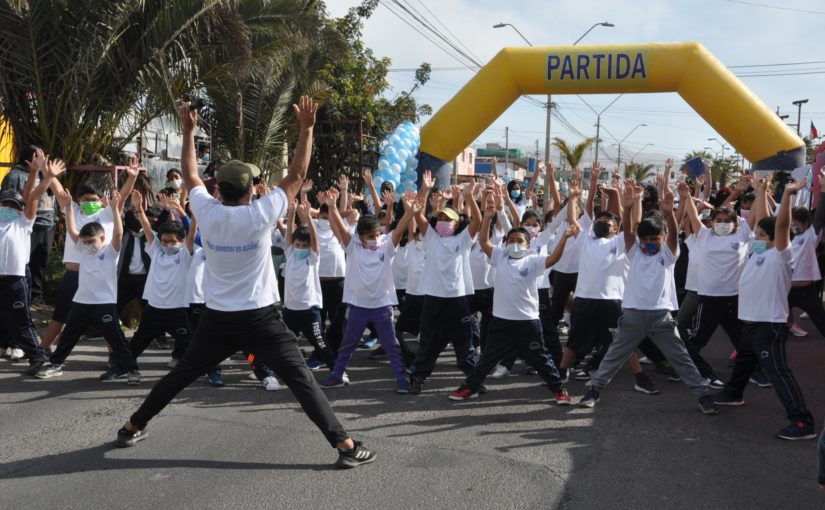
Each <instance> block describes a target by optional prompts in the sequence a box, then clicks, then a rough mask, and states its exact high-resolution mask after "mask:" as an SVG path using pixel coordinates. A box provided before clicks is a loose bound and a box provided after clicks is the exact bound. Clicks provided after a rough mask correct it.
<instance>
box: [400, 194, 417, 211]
mask: <svg viewBox="0 0 825 510" xmlns="http://www.w3.org/2000/svg"><path fill="white" fill-rule="evenodd" d="M417 197H418V195H417V194H416V193H415V191H412V190H407V192H406V193H404V195H403V196H402V197H401V203H402V204H404V212H413V213H416V212H418V210H417V204H418V201H417V200H416V198H417Z"/></svg>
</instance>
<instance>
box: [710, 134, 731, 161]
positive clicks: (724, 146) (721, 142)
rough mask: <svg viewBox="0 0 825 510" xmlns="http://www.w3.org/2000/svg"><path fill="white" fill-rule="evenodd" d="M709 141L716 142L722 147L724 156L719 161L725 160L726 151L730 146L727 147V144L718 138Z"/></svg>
mask: <svg viewBox="0 0 825 510" xmlns="http://www.w3.org/2000/svg"><path fill="white" fill-rule="evenodd" d="M708 141H709V142H716V143H718V144H719V145H720V146H721V147H722V156H721V157H720V158H719V159H725V149H727V148H728V146H727V145H725V142H723V141H721V140H719V139H718V138H708Z"/></svg>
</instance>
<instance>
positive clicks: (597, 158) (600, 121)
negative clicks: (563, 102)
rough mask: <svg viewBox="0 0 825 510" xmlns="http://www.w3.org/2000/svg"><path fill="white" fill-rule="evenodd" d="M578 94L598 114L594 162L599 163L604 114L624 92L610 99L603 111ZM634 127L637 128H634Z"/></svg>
mask: <svg viewBox="0 0 825 510" xmlns="http://www.w3.org/2000/svg"><path fill="white" fill-rule="evenodd" d="M576 95H577V96H578V98H579V99H581V100H582V103H584V104H585V105H587V107H588V108H590V109H591V110H592V111H593V113H595V114H596V155H595V156H594V158H593V162H594V163H598V162H599V143H600V142H601V138H599V136H600V134H601V129H602V114H603V113H604V112H606V111H607V109H608V108H610V107H611V106H613V104H614V103H615V102H616V101H618V100H619V98H620V97H622V96H623V95H624V94H619V95H618V96H616V99H614V100H613V101H610V104H609V105H607V106H605V107H604V108H603V109H602V111H600V112H597V111H596V109H595V108H593V107H592V106H590V103H588V102H587V101H585V100H584V98H583V97H582V96H579V95H578V94H576ZM637 127H638V126H637ZM634 129H635V128H634ZM611 136H612V135H611ZM614 138H615V137H614Z"/></svg>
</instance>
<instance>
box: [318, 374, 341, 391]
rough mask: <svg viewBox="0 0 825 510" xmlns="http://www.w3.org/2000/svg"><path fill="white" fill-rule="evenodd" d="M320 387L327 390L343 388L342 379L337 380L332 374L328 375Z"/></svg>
mask: <svg viewBox="0 0 825 510" xmlns="http://www.w3.org/2000/svg"><path fill="white" fill-rule="evenodd" d="M320 385H321V387H322V388H324V389H329V388H343V387H344V386H345V383H344V381H343V379H339V378H337V377H335V376H334V375H332V374H329V375H328V376H327V378H326V379H324V380H323V381H321V382H320Z"/></svg>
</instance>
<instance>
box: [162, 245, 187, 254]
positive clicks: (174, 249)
mask: <svg viewBox="0 0 825 510" xmlns="http://www.w3.org/2000/svg"><path fill="white" fill-rule="evenodd" d="M181 248H182V246H181V245H177V246H161V247H160V249H161V250H163V254H164V255H167V256H169V257H171V256H173V255H177V254H178V253H179V252H180V249H181Z"/></svg>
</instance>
